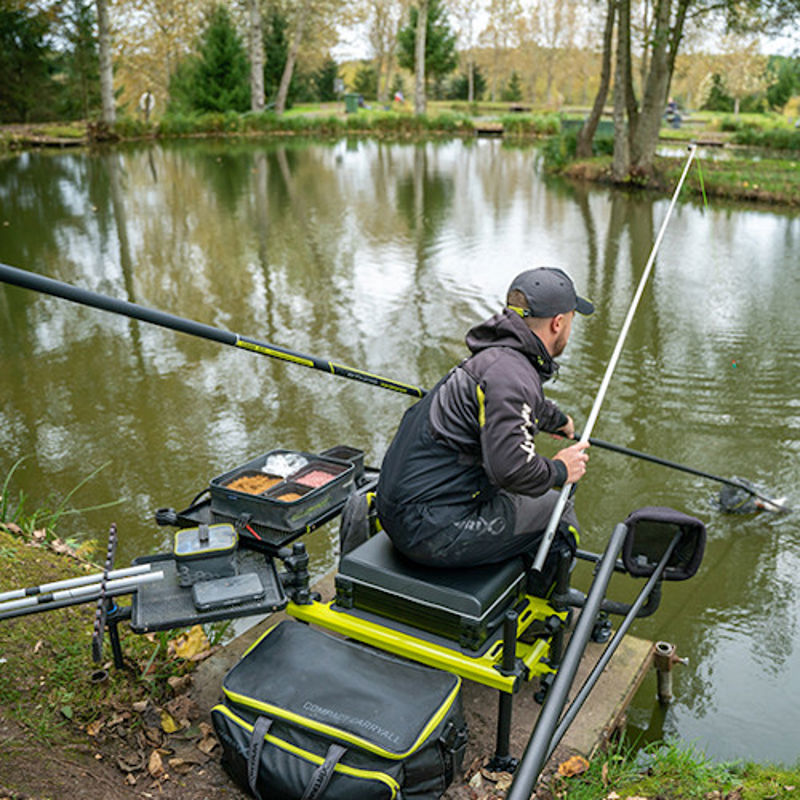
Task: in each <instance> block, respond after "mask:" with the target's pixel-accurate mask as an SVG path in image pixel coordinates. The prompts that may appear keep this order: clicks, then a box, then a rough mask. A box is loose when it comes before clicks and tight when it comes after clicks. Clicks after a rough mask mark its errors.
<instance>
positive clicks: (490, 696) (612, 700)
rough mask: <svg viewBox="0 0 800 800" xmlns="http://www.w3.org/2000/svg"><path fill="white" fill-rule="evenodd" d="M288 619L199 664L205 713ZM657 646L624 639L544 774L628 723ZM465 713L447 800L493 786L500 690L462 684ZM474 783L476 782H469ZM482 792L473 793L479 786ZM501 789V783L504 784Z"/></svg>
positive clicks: (522, 710) (324, 591)
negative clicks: (265, 637)
mask: <svg viewBox="0 0 800 800" xmlns="http://www.w3.org/2000/svg"><path fill="white" fill-rule="evenodd" d="M333 578H334V575H333V573H330V574H329V575H327V576H325V577H324V578H322V579H321V580H320V581H319V582H318V583H317V584H315V586H314V590H315V591H317V592H319V593H320V594H321V595H322V598H323V600H325V599H330V598H332V597H333V593H334V583H333ZM286 618H287V616H286V614H284V613H283V612H281V613H279V614H273V615H271V616H269V617H267V618H266V619H264V620H262V621H261V622H259V623H258V624H256V625H254V626H253V627H252V628H250V629H249V630H247V631H246V632H245V633H243V634H241V635H240V636H238V637H237V638H236V639H234V640H233V641H232V642H230V643H229V644H228V645H226V646H225V647H224V648H223V649H222V650H221V651H219V652H218V653H216V654H215V655H214V656H213V657H212V658H210V659H208V660H207V661H205V662H203V663H202V664H200V665H199V667H198V669H197V672H196V673H195V681H194V688H193V690H192V699H193V700H195V702H197V703H198V705H199V706H200V708H201V709H202V710H203V711H204V712H207V711H209V710H210V709H211V707H212V706H213V705H214V704H215V703H217V702H218V701H219V699H220V697H221V686H222V678H223V676H224V675H225V674H226V672H227V671H228V670H229V669H230V668H231V667H233V666H234V664H236V662H237V661H238V660H239V659H240V658H241V656H242V654H243V653H244V651H245V650H246V649H247V648H248V647H249V646H250V645H251V644H252V643H253V642H254V641H255V640H256V639H257V638H258V637H259V636H260V635H261V634H262V633H264V631H265V630H266V629H267V628H269V627H271V626H273V625H275V624H277V622H279V621H280V620H281V619H286ZM604 648H605V645H600V644H593V643H590V644H589V646H588V648H587V650H586V654H585V656H584V658H583V661H582V662H581V665H580V667H579V669H578V673H577V675H576V677H575V681H574V684H573V687H572V691H571V692H570V696H569V700H571V699H572V697H573V696H574V694H575V693H576V692H577V691H578V690H579V689H580V687H581V685H582V684H583V682H584V680H585V678H586V676H587V675H588V674H589V672H590V671H591V670H592V668H593V667H594V665H595V664H596V662H597V659H598V658H599V657H600V655H601V654H602V652H603V650H604ZM652 653H653V645H652V643H651V642H648V641H645V640H643V639H637V638H635V637H632V636H626V637H625V639H624V640H623V642H622V643H621V644H620V646H619V648H618V649H617V652H616V653H615V654H614V656H613V658H612V659H611V660H610V661H609V663H608V666H607V667H606V669H605V670H604V672H603V674H602V676H601V677H600V679H599V680H598V683H597V685H596V686H595V688H594V691H593V692H592V693H591V694H590V696H589V698H588V700H587V701H586V703H585V704H584V706H583V708H582V709H581V711H580V713H579V714H578V716H577V717H576V719H575V721H574V722H573V724H572V726H571V727H570V729H569V730H568V731H567V733H566V735H565V737H564V739H563V740H562V742H561V744H560V746H559V747H558V748H557V749H556V752H555V753H554V754H553V758H552V759H551V761H550V764H548V766H547V767H546V768H545V770H544V773H545V774H546V773H547V772H549V771H551V770H553V769H555V768H556V767H557V766H558V764H559V763H561V762H563V761H565V760H566V759H567V758H569V757H571V756H573V755H576V754H577V755H582V756H584V757H586V758H591V756H592V755H593V754H594V753H595V751H596V750H597V749H598V748H600V747H602V746H603V745H604V744H605V743H606V742H607V741H608V739H609V737H610V736H612V734H613V733H614V732H615V731H616V730H617V729H618V728H620V727H621V726H622V725H623V724H624V716H625V711H626V709H627V707H628V705H629V704H630V702H631V700H632V699H633V696H634V694H635V693H636V690H637V689H638V687H639V685H640V684H641V682H642V680H643V679H644V677H645V675H646V674H647V671H648V670H649V669H650V668H651V666H652ZM463 686H464V689H463V701H464V711H465V715H466V719H467V724H468V725H469V731H470V741H469V745H468V746H467V753H466V757H465V759H464V769H465V774H464V775H462V776H460V777H459V778H458V779H457V780H456V781H454V782H453V784H452V785H451V787H450V788H449V789H448V790H447V792H446V793H445V794H444V798H445V799H446V800H472V798H474V797H483V796H485V795H486V793H487V792H488V791H489V790H490V789H491V788H492V786H493V784H492V782H491V780H490V779H488V778H485V777H484V776H482V775H480V774H478V776H477V777H476V776H475V773H476V771H479V768H480V766H481V765H483V764H484V763H485V762H486V761H488V760H489V759H490V758H491V756H492V755H493V753H494V747H495V735H496V726H497V708H498V692H497V691H496V690H494V689H490V688H488V687H486V686H481V685H479V684H475V683H471V682H468V681H465V682H464V685H463ZM536 689H537V686H536V682H535V681H534V682H531V683H526V684H524V685H523V686H522V688H521V690H520V691H519V692H518V693H517V694H516V695H514V715H513V719H512V728H511V755H512V756H514V757H516V758H520V757H521V756H522V754H523V752H524V750H525V746H526V745H527V743H528V739H529V737H530V735H531V732H532V731H533V727H534V725H535V724H536V720H537V718H538V715H539V710H540V708H541V706H539V704H538V703H537V702H536V701H535V700H534V697H533V696H534V693H535V692H536ZM470 780H471V781H472V784H470V783H469V781H470ZM481 783H483V788H482V789H479V790H478V791H477V793H475V789H476V786H479V785H480V784H481ZM501 785H502V784H501Z"/></svg>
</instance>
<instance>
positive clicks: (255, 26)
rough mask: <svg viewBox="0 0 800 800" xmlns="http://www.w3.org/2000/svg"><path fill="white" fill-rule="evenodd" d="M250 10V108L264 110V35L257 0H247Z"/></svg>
mask: <svg viewBox="0 0 800 800" xmlns="http://www.w3.org/2000/svg"><path fill="white" fill-rule="evenodd" d="M249 5H250V7H249V9H248V10H249V12H250V109H251V110H252V111H263V110H264V36H263V34H262V30H261V8H260V7H259V0H249Z"/></svg>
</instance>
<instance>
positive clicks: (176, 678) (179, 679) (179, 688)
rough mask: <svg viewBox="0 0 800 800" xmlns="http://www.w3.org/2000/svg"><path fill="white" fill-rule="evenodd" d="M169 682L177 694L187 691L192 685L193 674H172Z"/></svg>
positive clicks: (168, 679)
mask: <svg viewBox="0 0 800 800" xmlns="http://www.w3.org/2000/svg"><path fill="white" fill-rule="evenodd" d="M167 683H168V684H169V686H170V688H171V689H172V691H173V692H175V694H180V693H181V692H185V691H186V690H187V689H188V688H189V687H190V686H191V685H192V676H191V675H170V676H169V678H167Z"/></svg>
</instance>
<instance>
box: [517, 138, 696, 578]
mask: <svg viewBox="0 0 800 800" xmlns="http://www.w3.org/2000/svg"><path fill="white" fill-rule="evenodd" d="M696 153H697V145H695V144H691V145H689V157H688V158H687V159H686V166H684V168H683V173H682V174H681V177H680V180H679V181H678V185H677V186H676V187H675V192H674V193H673V195H672V199H671V200H670V204H669V207H668V208H667V213H666V215H665V217H664V222H663V223H662V224H661V229H660V230H659V232H658V236H656V240H655V243H654V244H653V249H652V250H651V251H650V257H649V258H648V259H647V264H646V265H645V268H644V271H643V272H642V277H641V279H640V280H639V285H638V287H637V288H636V293H635V294H634V297H633V300H632V301H631V305H630V308H629V309H628V314H627V316H626V317H625V322H624V323H623V325H622V330H620V333H619V337H618V338H617V343H616V345H615V347H614V352H613V353H612V355H611V360H610V361H609V362H608V366H607V367H606V371H605V375H603V380H602V381H601V382H600V388H599V390H598V392H597V396H596V397H595V400H594V404H593V405H592V410H591V412H590V413H589V419H588V420H587V421H586V426H585V428H584V429H583V433H582V434H581V438H580V442H581V443H584V444H588V442H589V437H590V436H591V435H592V429H593V428H594V424H595V422H596V421H597V417H598V416H599V414H600V407H601V406H602V404H603V400H604V399H605V395H606V391H607V390H608V385H609V383H610V382H611V376H612V375H613V374H614V370H615V368H616V366H617V362H618V361H619V357H620V353H621V352H622V346H623V345H624V344H625V339H626V337H627V336H628V331H629V330H630V327H631V323H632V322H633V317H634V314H635V313H636V308H637V306H638V305H639V300H640V299H641V297H642V294H643V292H644V287H645V285H646V284H647V279H648V278H649V277H650V272H651V271H652V269H653V264H654V262H655V259H656V253H657V252H658V248H659V247H660V246H661V241H662V239H663V238H664V232H665V231H666V229H667V223H668V222H669V218H670V216H671V214H672V209H673V208H674V207H675V203H676V202H677V200H678V194H679V193H680V190H681V188H682V187H683V182H684V180H685V179H686V174H687V172H688V171H689V167H690V165H691V163H692V160H693V159H694V156H695V154H696ZM571 491H572V483H570V482H569V481H567V482H565V484H564V486H563V488H562V489H561V493H560V494H559V496H558V500H557V501H556V505H555V508H554V509H553V513H552V514H551V515H550V521H549V522H548V523H547V528H546V529H545V532H544V535H543V536H542V541H541V543H540V544H539V549H538V551H537V552H536V558H535V559H534V562H533V569H534V570H535V571H536V572H541V571H542V568H543V567H544V560H545V558H546V557H547V553H548V552H549V551H550V545H551V544H552V542H553V537H554V536H555V532H556V527H557V526H558V523H559V522H560V521H561V515H562V514H563V513H564V508H565V506H566V504H567V499H568V497H569V494H570V492H571Z"/></svg>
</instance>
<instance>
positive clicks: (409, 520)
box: [377, 309, 567, 552]
mask: <svg viewBox="0 0 800 800" xmlns="http://www.w3.org/2000/svg"><path fill="white" fill-rule="evenodd" d="M466 342H467V346H468V347H469V349H470V351H471V352H472V355H471V356H470V357H469V358H467V359H466V360H465V361H464V362H462V363H461V364H460V365H459V366H457V367H455V368H454V369H452V370H451V371H450V372H449V373H448V374H447V375H446V376H445V377H444V378H443V379H442V380H441V381H440V382H439V383H438V384H437V385H436V386H435V387H434V388H433V389H432V390H431V391H430V392H429V393H428V394H427V395H426V396H425V397H424V398H423V399H422V400H420V401H419V402H417V403H416V404H415V405H414V406H412V407H411V408H410V409H409V410H408V411H406V413H405V415H404V416H403V419H402V421H401V423H400V427H399V428H398V431H397V433H396V434H395V438H394V440H393V441H392V443H391V445H390V446H389V449H388V450H387V452H386V456H385V457H384V460H383V465H382V467H381V473H380V479H379V483H378V490H377V504H378V505H377V507H378V515H379V517H380V520H381V523H382V525H383V527H384V528H385V529H386V531H387V533H388V534H389V536H390V537H391V538H392V539H393V541H395V543H396V544H397V545H398V546H400V548H401V549H402V550H404V551H406V552H408V551H409V550H411V549H413V546H414V543H415V542H418V541H421V540H422V539H424V538H427V537H428V536H432V535H433V534H435V533H436V532H437V531H438V530H440V529H441V528H442V527H444V526H445V525H448V524H449V523H451V522H452V521H453V520H455V519H459V518H462V519H463V518H465V517H467V516H469V515H470V514H472V513H473V512H474V511H475V507H476V505H479V504H481V503H484V502H486V501H488V500H491V499H492V498H493V497H494V495H495V494H496V493H497V492H498V491H499V490H501V489H504V490H506V491H508V492H513V493H518V494H526V495H532V496H538V495H541V494H544V493H545V492H546V491H548V490H549V489H552V488H553V487H554V486H560V485H562V484H563V483H564V482H565V481H566V479H567V472H566V466H565V465H564V464H563V462H561V461H554V460H551V459H549V458H546V457H544V456H541V455H539V454H537V453H536V450H535V447H534V437H535V436H536V434H537V432H538V431H555V430H557V429H558V428H560V427H561V426H562V425H564V424H565V423H566V421H567V417H566V415H565V414H563V413H562V412H561V411H560V410H559V408H558V407H557V406H556V404H555V403H553V402H552V401H551V400H547V399H546V398H545V396H544V393H543V391H542V383H543V382H544V381H546V380H547V379H548V378H550V377H552V376H553V374H554V373H555V371H556V369H557V366H556V364H555V362H554V361H553V359H552V358H551V357H550V354H549V353H548V352H547V349H546V348H545V346H544V344H543V343H542V342H541V340H540V339H539V338H538V337H537V336H536V335H535V334H534V333H533V332H532V331H531V330H530V329H529V328H528V326H527V325H526V324H525V323H524V322H523V320H522V318H521V317H520V316H519V315H518V314H517V313H515V312H514V311H511V310H510V309H504V310H503V311H502V312H500V313H499V314H496V315H495V316H493V317H492V318H491V319H488V320H486V321H485V322H483V323H481V324H480V325H477V326H475V327H474V328H472V329H471V330H470V331H469V333H468V334H467V337H466Z"/></svg>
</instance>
